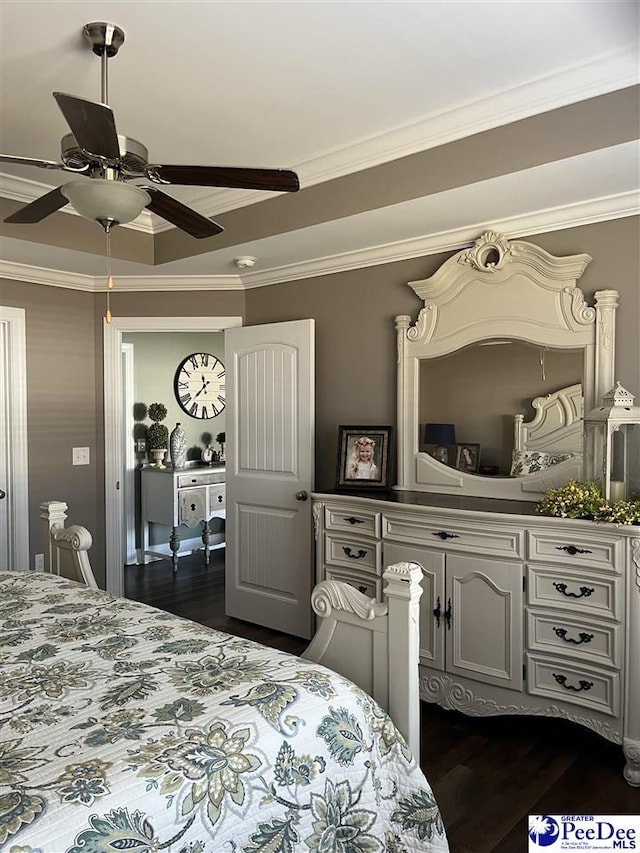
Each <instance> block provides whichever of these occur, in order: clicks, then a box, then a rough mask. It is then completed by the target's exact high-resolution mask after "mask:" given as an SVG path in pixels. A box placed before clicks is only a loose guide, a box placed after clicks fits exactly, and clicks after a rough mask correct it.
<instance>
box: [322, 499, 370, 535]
mask: <svg viewBox="0 0 640 853" xmlns="http://www.w3.org/2000/svg"><path fill="white" fill-rule="evenodd" d="M324 526H325V530H342V531H347V530H348V531H350V532H351V534H355V535H358V534H364V535H365V536H374V537H375V538H379V537H380V513H379V512H375V511H373V510H367V509H364V510H361V509H360V508H359V507H358V509H357V510H356V511H354V510H353V507H348V506H340V505H337V504H333V505H332V504H328V505H326V506H325V508H324Z"/></svg>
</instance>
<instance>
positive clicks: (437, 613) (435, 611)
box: [433, 596, 441, 628]
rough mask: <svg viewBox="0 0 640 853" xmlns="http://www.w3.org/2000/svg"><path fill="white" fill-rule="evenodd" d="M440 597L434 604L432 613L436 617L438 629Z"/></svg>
mask: <svg viewBox="0 0 640 853" xmlns="http://www.w3.org/2000/svg"><path fill="white" fill-rule="evenodd" d="M440 612H441V611H440V596H438V600H437V602H436V607H435V610H434V611H433V615H434V616H435V617H436V625H437V626H438V628H439V627H440Z"/></svg>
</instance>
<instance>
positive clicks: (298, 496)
mask: <svg viewBox="0 0 640 853" xmlns="http://www.w3.org/2000/svg"><path fill="white" fill-rule="evenodd" d="M308 497H309V494H308V492H305V490H304V489H302V490H301V491H299V492H296V500H297V501H306V500H307V498H308Z"/></svg>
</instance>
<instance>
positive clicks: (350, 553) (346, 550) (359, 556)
mask: <svg viewBox="0 0 640 853" xmlns="http://www.w3.org/2000/svg"><path fill="white" fill-rule="evenodd" d="M342 550H343V551H344V553H345V554H346V555H347V557H351V559H352V560H361V559H362V558H363V557H366V556H367V552H366V551H365V550H363V549H362V548H358V553H357V554H354V553H353V551H352V550H351V548H349V547H347V546H346V545H343V546H342Z"/></svg>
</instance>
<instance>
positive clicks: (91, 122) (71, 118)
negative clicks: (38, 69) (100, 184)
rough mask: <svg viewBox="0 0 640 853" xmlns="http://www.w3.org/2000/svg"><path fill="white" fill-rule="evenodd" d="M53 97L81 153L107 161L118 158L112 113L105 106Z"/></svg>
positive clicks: (80, 100)
mask: <svg viewBox="0 0 640 853" xmlns="http://www.w3.org/2000/svg"><path fill="white" fill-rule="evenodd" d="M53 97H54V98H55V99H56V102H57V104H58V106H59V107H60V109H61V110H62V114H63V115H64V117H65V119H66V120H67V124H68V125H69V127H70V128H71V132H72V133H73V135H74V137H75V139H76V142H77V143H78V145H79V146H80V148H83V149H84V150H85V151H88V152H89V153H90V154H95V155H96V156H98V157H106V158H107V159H108V160H117V159H118V158H119V157H120V145H119V144H118V133H117V131H116V122H115V119H114V117H113V110H112V109H111V107H110V106H108V105H107V104H96V103H94V102H93V101H85V100H84V98H76V97H75V96H74V95H65V94H64V93H63V92H54V93H53Z"/></svg>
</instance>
